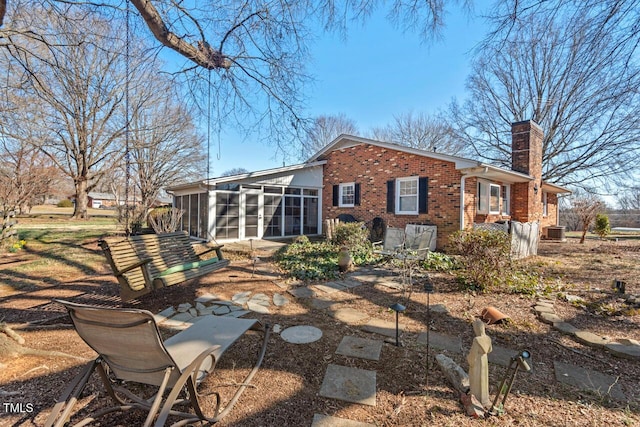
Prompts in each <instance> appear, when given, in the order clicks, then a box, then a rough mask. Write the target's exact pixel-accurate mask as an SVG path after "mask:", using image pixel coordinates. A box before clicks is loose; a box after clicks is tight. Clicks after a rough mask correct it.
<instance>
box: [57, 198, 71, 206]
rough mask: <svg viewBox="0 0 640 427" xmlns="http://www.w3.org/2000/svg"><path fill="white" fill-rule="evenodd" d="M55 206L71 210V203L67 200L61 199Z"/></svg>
mask: <svg viewBox="0 0 640 427" xmlns="http://www.w3.org/2000/svg"><path fill="white" fill-rule="evenodd" d="M56 206H57V207H59V208H72V207H73V202H72V201H71V200H69V199H63V200H60V201H59V202H58V204H57V205H56Z"/></svg>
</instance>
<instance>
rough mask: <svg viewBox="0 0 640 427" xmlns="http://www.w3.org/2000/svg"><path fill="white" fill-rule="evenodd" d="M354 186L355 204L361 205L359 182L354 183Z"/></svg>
mask: <svg viewBox="0 0 640 427" xmlns="http://www.w3.org/2000/svg"><path fill="white" fill-rule="evenodd" d="M353 187H354V189H353V190H354V203H353V204H354V205H356V206H360V184H359V183H357V182H356V183H355V184H354V185H353Z"/></svg>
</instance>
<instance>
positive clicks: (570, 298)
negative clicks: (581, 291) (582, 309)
mask: <svg viewBox="0 0 640 427" xmlns="http://www.w3.org/2000/svg"><path fill="white" fill-rule="evenodd" d="M564 299H566V300H567V302H570V303H576V304H582V303H584V299H583V298H581V297H579V296H577V295H569V294H566V295H565V296H564Z"/></svg>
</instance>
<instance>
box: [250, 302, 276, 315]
mask: <svg viewBox="0 0 640 427" xmlns="http://www.w3.org/2000/svg"><path fill="white" fill-rule="evenodd" d="M247 308H248V309H249V310H251V311H255V312H256V313H260V314H269V313H271V312H270V311H269V307H265V306H264V305H262V304H259V303H256V302H253V301H248V302H247Z"/></svg>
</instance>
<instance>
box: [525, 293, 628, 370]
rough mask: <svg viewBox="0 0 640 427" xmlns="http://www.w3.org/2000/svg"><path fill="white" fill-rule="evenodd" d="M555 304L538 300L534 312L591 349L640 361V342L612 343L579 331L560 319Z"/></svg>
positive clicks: (541, 299) (620, 341)
mask: <svg viewBox="0 0 640 427" xmlns="http://www.w3.org/2000/svg"><path fill="white" fill-rule="evenodd" d="M553 304H554V301H553V300H549V299H545V298H538V300H537V302H536V305H535V306H534V307H533V310H534V311H535V312H536V315H537V316H538V318H539V319H540V320H541V321H542V322H544V323H547V324H549V325H551V326H552V327H553V328H554V329H556V330H558V331H560V332H562V333H563V334H566V335H569V336H570V337H572V338H573V339H574V340H575V341H577V342H579V343H582V344H584V345H588V346H589V347H593V348H602V349H605V350H608V351H609V352H610V353H611V354H613V355H615V356H618V357H623V358H627V359H633V360H636V359H640V342H638V341H636V340H631V339H625V338H623V339H618V340H616V341H611V340H609V339H607V338H605V337H601V336H599V335H596V334H594V333H591V332H589V331H584V330H581V329H578V328H576V327H575V326H574V325H572V324H571V323H567V322H565V321H564V320H563V319H562V318H560V317H559V316H558V315H557V314H556V312H555V309H554V308H553Z"/></svg>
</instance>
